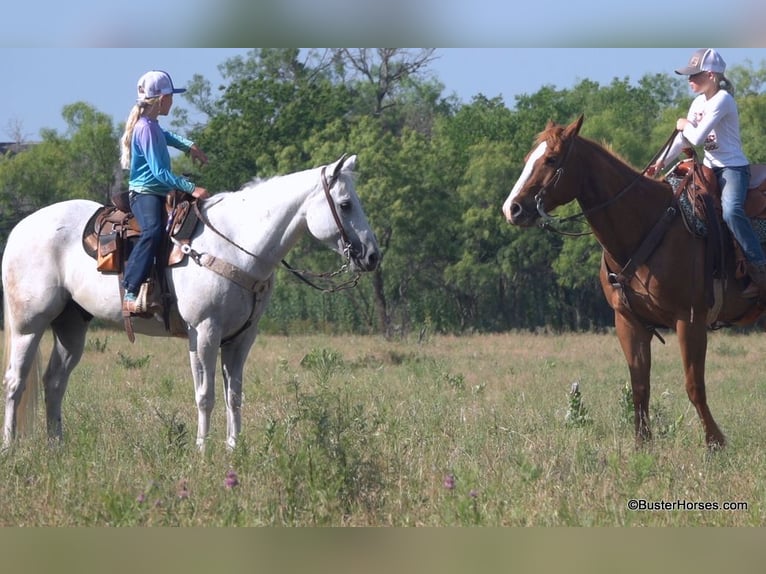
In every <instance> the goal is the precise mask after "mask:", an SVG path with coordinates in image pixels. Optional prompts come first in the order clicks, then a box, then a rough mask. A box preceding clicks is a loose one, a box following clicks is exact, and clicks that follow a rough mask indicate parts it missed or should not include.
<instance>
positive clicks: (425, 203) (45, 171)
mask: <svg viewBox="0 0 766 574" xmlns="http://www.w3.org/2000/svg"><path fill="white" fill-rule="evenodd" d="M437 57H438V52H437V51H436V50H433V49H422V50H407V49H327V50H311V51H308V52H305V51H299V50H298V49H291V48H279V49H255V50H252V51H250V52H248V53H247V54H246V55H243V56H238V57H235V58H231V59H229V60H226V61H224V62H222V63H221V64H220V66H219V70H220V72H221V75H222V77H223V78H224V80H223V82H222V85H220V86H213V85H212V84H211V82H210V81H209V80H207V79H206V78H204V77H203V76H201V75H195V76H194V77H193V79H192V81H191V83H190V85H189V86H188V91H187V92H186V93H185V94H184V95H183V96H182V97H184V98H185V100H186V103H187V104H188V106H189V107H190V108H191V109H192V110H194V111H195V117H196V116H197V115H198V114H200V113H201V114H202V115H203V116H204V117H205V121H204V122H201V123H192V122H191V121H190V119H189V118H190V117H191V114H190V112H189V109H186V108H184V107H183V104H182V102H181V101H180V98H179V101H178V102H177V104H176V109H175V110H174V112H173V116H172V121H171V122H170V125H169V126H168V127H171V129H175V130H177V131H179V133H185V134H187V135H189V136H190V137H191V138H192V139H194V140H195V141H196V142H198V143H199V145H200V147H201V148H202V149H204V150H205V152H206V153H207V155H208V157H209V159H210V163H209V164H208V166H206V167H205V168H204V169H203V170H199V171H198V172H197V173H194V179H195V181H196V182H197V183H198V184H199V185H202V186H204V187H206V188H208V189H209V190H211V191H212V192H215V191H226V190H235V189H239V188H240V187H241V186H242V185H243V184H244V183H246V182H248V181H250V180H251V179H253V178H255V177H260V178H263V177H269V176H272V175H276V174H283V173H289V172H293V171H298V170H301V169H305V168H309V167H314V166H317V165H321V164H325V163H329V162H331V161H333V160H335V159H337V158H338V157H339V156H340V155H341V154H343V153H355V154H357V155H358V157H359V161H358V171H359V174H358V179H357V188H358V190H359V193H360V196H361V199H362V202H363V205H364V208H365V211H366V213H367V215H368V218H369V220H370V223H371V225H372V227H373V229H374V230H375V232H376V234H377V237H378V240H379V243H380V246H381V249H382V251H383V260H382V264H381V266H380V267H379V269H378V270H376V271H375V272H374V273H372V274H371V275H369V276H365V277H364V278H363V279H362V281H361V282H360V283H359V285H358V286H357V287H356V288H355V289H353V290H350V291H344V292H341V293H334V294H323V293H321V292H318V291H315V290H313V289H310V288H308V287H307V286H306V285H305V284H303V283H302V282H300V281H297V280H296V279H294V278H293V277H291V276H290V274H289V273H287V272H286V271H284V270H280V271H278V274H279V277H278V286H277V288H276V289H275V293H274V296H273V299H272V303H271V305H270V307H269V309H268V311H267V314H266V316H265V317H264V319H263V322H262V326H263V328H264V329H265V330H267V331H272V332H285V333H289V332H295V331H296V330H298V331H328V332H354V333H382V334H385V335H386V336H395V335H406V334H409V333H427V332H451V333H463V332H470V331H479V332H493V331H505V330H511V329H526V330H537V329H549V330H556V331H558V330H594V329H601V328H604V327H607V326H609V325H611V324H612V312H611V310H610V309H609V307H608V306H607V304H606V302H605V301H604V298H603V295H602V293H601V288H600V285H599V282H598V267H599V260H600V248H599V246H598V244H597V243H596V242H595V240H594V239H593V238H592V237H591V236H584V237H568V236H562V235H558V234H553V233H548V232H546V231H544V230H519V229H516V228H513V227H512V226H510V225H508V224H507V223H506V222H505V220H504V218H503V216H502V213H501V210H500V207H501V205H502V203H503V201H504V199H505V198H506V196H507V194H508V192H509V190H510V188H511V186H512V185H513V183H514V182H515V181H516V179H517V177H518V175H519V173H520V171H521V168H522V165H523V161H524V157H525V155H526V153H527V152H528V151H529V150H530V148H531V146H532V143H533V141H534V138H535V136H536V135H537V134H538V133H539V132H540V131H542V129H543V128H544V126H545V124H546V122H547V121H548V120H549V119H552V120H554V121H556V122H558V123H568V122H569V121H571V120H572V119H574V118H575V117H576V116H578V115H579V114H584V115H585V123H584V125H583V129H582V132H581V133H582V135H583V136H585V137H588V138H590V139H594V140H596V141H599V142H602V143H604V144H605V145H607V146H608V147H609V148H610V149H612V150H613V151H614V152H615V153H617V154H618V155H620V156H621V157H622V158H624V159H625V160H626V161H627V162H628V163H630V164H631V165H633V166H634V167H636V169H643V168H644V167H645V166H646V165H647V163H648V162H649V161H650V160H651V158H652V157H653V156H654V154H655V153H656V152H657V150H658V149H659V148H660V147H661V146H662V145H663V144H664V143H665V141H666V140H667V139H668V137H669V136H670V134H671V133H672V130H673V128H674V127H675V120H676V118H677V117H680V116H682V115H685V113H686V110H687V108H688V105H689V103H690V101H691V98H692V94H691V93H690V91H689V89H688V86H687V83H686V81H685V79H683V78H680V77H673V76H670V75H668V74H664V73H657V74H653V75H645V76H643V77H641V78H639V79H637V80H634V81H631V79H630V78H628V77H625V78H614V79H613V80H612V81H611V82H610V83H609V84H608V85H600V84H599V83H597V82H594V81H591V80H588V79H583V80H581V81H579V82H578V83H577V84H576V85H574V86H573V87H571V88H566V89H561V88H557V87H556V86H555V85H553V84H550V85H545V86H543V87H541V88H540V89H539V90H538V91H537V92H535V93H532V94H526V93H525V94H519V95H516V96H515V102H514V105H513V106H512V107H508V106H507V105H506V104H505V103H504V101H503V100H502V99H501V98H500V97H487V96H485V95H483V94H480V93H479V94H476V95H475V96H474V97H473V98H472V100H471V101H470V102H468V103H465V102H460V101H458V100H457V99H456V98H455V97H454V96H453V95H448V94H446V95H445V88H444V86H443V85H442V84H441V82H440V81H439V79H438V78H437V77H436V76H435V75H434V74H433V73H432V72H431V70H430V64H431V63H432V62H433V60H434V58H437ZM727 76H728V77H729V78H730V79H731V80H732V82H733V84H734V86H735V88H736V92H735V96H736V98H737V102H738V104H739V110H740V118H741V124H742V125H741V127H742V139H743V144H744V148H745V151H746V153H747V155H748V157H749V159H750V161H751V162H753V163H761V162H766V150H764V149H763V145H762V143H763V134H764V133H766V95H765V94H764V93H763V92H764V90H763V84H764V81H765V80H766V68H764V63H761V65H760V67H759V68H755V67H754V66H753V65H752V64H751V63H747V65H745V66H740V67H733V68H731V69H730V70H729V71H728V72H727ZM179 104H181V105H179ZM63 116H64V119H65V120H66V122H67V126H68V129H67V130H66V132H65V133H64V134H60V133H58V132H56V131H55V130H43V132H42V133H41V134H40V136H41V141H40V142H39V143H37V144H36V145H33V146H30V147H29V148H28V149H26V150H25V151H23V152H21V153H6V154H5V155H4V156H0V247H2V246H4V244H5V238H6V237H7V234H8V232H9V230H10V228H11V227H12V226H13V225H14V224H15V222H17V221H18V220H19V219H21V218H22V217H23V216H25V215H26V214H28V213H31V212H32V211H35V210H36V209H39V208H40V207H43V206H45V205H48V204H50V203H53V202H55V201H61V200H64V199H70V198H90V199H94V200H97V201H101V202H107V201H108V198H109V197H110V195H111V193H112V191H113V190H115V189H117V188H119V187H120V186H124V185H125V174H123V173H122V172H121V171H120V170H119V168H118V165H117V158H118V155H119V154H118V143H117V142H118V138H119V136H120V134H121V130H122V125H121V124H115V123H114V121H113V120H112V118H110V117H109V116H107V115H106V114H103V113H101V112H99V111H98V110H96V109H94V108H93V107H92V106H90V105H89V104H86V103H83V102H75V103H72V104H71V105H68V106H66V107H65V108H64V110H63ZM174 169H175V170H176V171H177V172H194V169H195V168H194V167H193V166H192V165H191V164H190V163H189V160H188V158H186V157H177V158H175V159H174ZM567 209H572V210H573V209H575V207H574V206H570V207H569V208H563V210H562V213H567ZM289 261H290V264H291V265H292V266H293V267H300V268H304V269H312V270H317V271H327V270H333V269H335V268H337V265H338V260H337V256H336V255H334V254H332V253H328V252H326V251H324V250H321V249H315V246H314V245H313V244H312V243H311V242H310V241H308V240H307V241H305V242H304V243H302V244H300V245H298V246H297V247H296V248H294V249H293V250H292V251H291V252H290V255H289Z"/></svg>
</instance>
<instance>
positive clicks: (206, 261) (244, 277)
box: [181, 154, 361, 293]
mask: <svg viewBox="0 0 766 574" xmlns="http://www.w3.org/2000/svg"><path fill="white" fill-rule="evenodd" d="M345 157H346V155H345V154H344V155H343V156H342V157H341V158H340V160H339V161H338V163H337V165H336V167H335V171H334V172H333V174H332V176H331V178H330V181H329V182H328V181H327V176H326V174H325V171H326V167H327V166H323V167H322V171H321V176H322V188H323V190H324V195H325V198H326V199H327V203H328V205H329V206H330V212H331V213H332V216H333V219H334V220H335V224H336V225H337V226H338V231H339V232H340V237H341V241H342V243H343V249H342V250H343V256H344V258H345V260H346V261H345V263H344V264H343V265H341V267H340V268H339V269H338V270H337V271H333V272H329V273H315V272H312V271H307V270H299V269H295V268H294V267H292V266H291V265H290V264H289V263H288V262H287V261H285V260H284V259H282V265H283V266H284V267H285V268H286V269H287V270H288V271H290V273H292V274H293V275H295V276H296V277H297V278H298V279H300V280H301V281H303V282H304V283H306V284H307V285H309V286H311V287H313V288H314V289H317V290H318V291H322V292H323V293H334V292H336V291H342V290H344V289H350V288H352V287H356V285H357V283H358V282H359V279H360V277H361V273H360V272H358V271H357V272H356V273H355V274H354V276H353V277H352V278H351V279H349V280H347V281H343V282H341V283H338V284H335V285H331V286H329V287H320V286H319V285H316V284H315V283H314V282H312V281H311V280H310V279H308V277H312V278H314V279H327V280H329V279H332V278H333V277H335V276H337V275H339V274H341V273H344V272H346V271H347V270H348V264H349V262H350V261H351V250H352V245H351V241H350V240H349V238H348V235H347V234H346V230H345V229H344V228H343V223H342V222H341V220H340V216H339V215H338V211H337V209H336V208H335V203H334V202H333V200H332V196H331V195H330V189H331V188H332V186H333V185H335V183H336V182H337V180H338V178H339V177H340V169H341V167H342V166H343V160H344V159H345ZM193 207H194V212H195V214H196V215H197V217H198V218H199V220H200V221H201V222H202V223H203V224H204V225H205V226H206V227H208V228H210V230H211V231H212V232H213V233H215V234H216V235H218V236H219V237H221V238H222V239H223V240H225V241H226V242H227V243H229V244H231V245H233V246H234V247H236V248H237V249H239V250H240V251H242V252H243V253H245V254H247V255H249V256H250V257H252V258H253V259H258V255H256V254H255V253H252V252H251V251H248V250H247V249H245V248H244V247H242V246H241V245H239V244H238V243H236V242H235V241H233V240H232V239H230V238H229V237H227V236H226V235H224V234H223V233H222V232H221V231H220V230H218V229H217V228H216V227H215V225H213V224H212V223H211V221H210V219H209V218H208V217H207V215H205V213H204V212H203V211H202V210H201V209H200V208H199V202H197V201H195V202H193ZM181 251H183V252H184V253H185V254H187V255H189V256H190V257H191V258H192V259H193V260H194V261H195V262H196V263H197V264H198V265H202V266H205V267H208V268H209V269H211V270H212V271H215V272H216V273H218V274H219V275H223V276H225V277H227V278H229V279H231V280H232V281H234V282H235V283H237V284H238V285H240V286H242V287H245V288H247V289H249V290H251V291H256V290H257V289H258V288H259V285H260V282H257V281H255V280H254V279H253V278H252V277H251V276H250V275H249V274H248V273H247V272H245V271H242V270H241V269H239V268H238V267H236V266H234V265H232V264H230V263H226V262H221V260H218V259H216V258H215V257H213V256H211V255H208V254H204V253H203V254H200V253H198V252H196V251H195V250H194V249H192V248H191V246H190V245H188V244H187V245H182V246H181Z"/></svg>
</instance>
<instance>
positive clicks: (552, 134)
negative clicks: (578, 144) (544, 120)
mask: <svg viewBox="0 0 766 574" xmlns="http://www.w3.org/2000/svg"><path fill="white" fill-rule="evenodd" d="M565 127H566V126H563V125H559V124H554V123H552V122H551V123H549V124H548V125H547V126H546V128H545V129H544V130H543V131H541V132H540V133H539V134H538V135H537V139H536V140H535V146H537V145H539V144H541V143H543V142H546V143H547V144H548V147H549V148H550V149H552V150H554V151H555V152H556V153H558V152H559V151H560V150H561V147H562V145H563V138H562V137H561V134H562V133H563V132H564V128H565ZM575 137H577V138H578V139H579V140H580V141H583V142H586V143H588V144H590V145H591V146H595V147H597V148H601V149H602V150H604V151H605V152H606V154H607V155H608V156H610V157H611V158H612V159H613V160H615V161H616V162H617V163H619V164H621V165H623V166H625V167H627V168H629V169H631V170H633V171H635V172H638V171H639V170H638V168H636V167H635V166H634V165H633V164H631V163H630V162H629V161H628V160H627V159H625V158H624V157H623V156H622V155H620V154H619V153H618V152H617V151H615V149H614V147H613V146H612V144H611V143H610V142H606V141H601V142H597V141H595V140H592V139H589V138H586V137H584V136H581V135H579V134H578V135H577V136H575Z"/></svg>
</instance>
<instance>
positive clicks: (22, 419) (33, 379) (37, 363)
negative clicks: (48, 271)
mask: <svg viewBox="0 0 766 574" xmlns="http://www.w3.org/2000/svg"><path fill="white" fill-rule="evenodd" d="M5 295H6V296H4V297H3V317H4V318H5V329H4V331H5V353H4V354H3V357H5V360H4V365H3V372H4V373H6V374H7V373H8V365H9V364H10V362H11V339H12V336H11V329H10V328H9V327H8V323H9V317H10V315H9V307H8V297H7V294H5ZM41 379H42V358H41V354H40V347H39V346H38V348H37V351H35V358H34V361H33V363H32V368H31V369H30V370H29V374H28V375H27V379H26V384H25V386H24V392H23V393H22V394H21V400H20V401H19V405H18V407H17V409H16V435H17V436H20V437H24V436H29V435H31V434H32V432H33V431H34V427H35V418H36V416H37V408H38V405H39V402H40V400H39V399H40V394H41V387H42V385H41V384H40V380H41Z"/></svg>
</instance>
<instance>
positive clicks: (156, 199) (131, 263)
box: [122, 193, 165, 293]
mask: <svg viewBox="0 0 766 574" xmlns="http://www.w3.org/2000/svg"><path fill="white" fill-rule="evenodd" d="M164 204H165V196H164V195H154V194H150V193H131V194H130V209H131V211H133V215H135V217H136V221H138V224H139V225H140V226H141V235H140V236H139V238H138V241H136V244H135V246H134V247H133V251H131V252H130V256H129V257H128V260H127V261H126V262H125V275H124V276H123V281H122V285H123V287H125V290H126V291H130V292H131V293H138V289H139V288H140V287H141V283H143V282H144V281H146V279H147V278H148V277H149V272H150V271H151V269H152V264H153V263H154V257H155V256H156V255H157V251H158V250H159V248H160V244H161V243H162V234H163V232H164V229H163V228H162V210H163V208H164Z"/></svg>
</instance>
